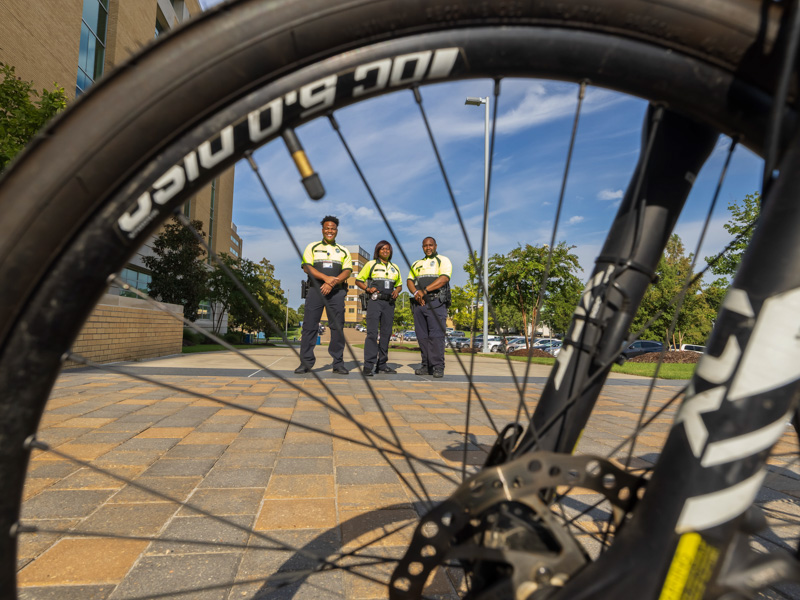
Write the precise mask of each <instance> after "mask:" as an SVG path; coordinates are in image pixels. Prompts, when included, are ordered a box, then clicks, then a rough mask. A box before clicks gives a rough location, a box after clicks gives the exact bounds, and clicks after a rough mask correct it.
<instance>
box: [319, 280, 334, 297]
mask: <svg viewBox="0 0 800 600" xmlns="http://www.w3.org/2000/svg"><path fill="white" fill-rule="evenodd" d="M332 289H333V285H332V284H330V283H327V282H326V283H323V284H322V285H321V286H319V290H320V291H321V292H322V295H323V296H327V295H328V294H330V293H331V290H332Z"/></svg>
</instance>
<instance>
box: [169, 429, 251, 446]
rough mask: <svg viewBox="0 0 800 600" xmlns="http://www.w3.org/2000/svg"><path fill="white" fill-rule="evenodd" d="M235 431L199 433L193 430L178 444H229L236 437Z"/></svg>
mask: <svg viewBox="0 0 800 600" xmlns="http://www.w3.org/2000/svg"><path fill="white" fill-rule="evenodd" d="M237 435H238V434H236V433H230V432H226V433H221V432H214V433H199V432H196V431H195V432H193V433H190V434H189V435H187V436H186V437H185V438H183V439H182V440H181V441H180V442H178V444H179V445H185V444H226V445H227V444H230V443H231V442H232V441H233V440H235V439H236V436H237Z"/></svg>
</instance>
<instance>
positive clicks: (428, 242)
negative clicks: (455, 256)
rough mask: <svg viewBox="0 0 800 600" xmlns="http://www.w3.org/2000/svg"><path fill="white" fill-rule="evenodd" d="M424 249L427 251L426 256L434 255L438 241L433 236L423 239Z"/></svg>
mask: <svg viewBox="0 0 800 600" xmlns="http://www.w3.org/2000/svg"><path fill="white" fill-rule="evenodd" d="M422 251H423V252H424V253H425V256H433V254H434V253H435V252H436V242H435V241H434V239H433V238H429V237H427V238H425V239H424V240H422Z"/></svg>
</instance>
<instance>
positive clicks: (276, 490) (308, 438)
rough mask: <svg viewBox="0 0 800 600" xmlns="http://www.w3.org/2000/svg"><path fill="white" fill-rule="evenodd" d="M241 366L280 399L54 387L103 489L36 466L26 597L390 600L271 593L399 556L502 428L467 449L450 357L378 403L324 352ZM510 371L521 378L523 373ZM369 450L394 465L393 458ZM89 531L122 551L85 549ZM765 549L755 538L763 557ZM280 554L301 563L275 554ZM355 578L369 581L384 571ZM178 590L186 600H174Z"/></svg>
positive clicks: (88, 374)
mask: <svg viewBox="0 0 800 600" xmlns="http://www.w3.org/2000/svg"><path fill="white" fill-rule="evenodd" d="M251 356H252V357H254V358H255V359H256V360H257V362H258V363H259V364H261V365H262V366H269V368H271V369H275V370H276V371H277V373H278V374H280V375H282V376H284V377H285V378H286V379H287V382H281V381H279V380H278V379H277V378H275V377H273V376H270V375H268V374H267V373H266V372H265V371H263V370H260V369H257V368H255V367H254V366H253V364H249V363H246V362H244V361H242V359H241V358H238V357H235V356H231V355H227V354H206V355H198V356H193V357H187V356H182V357H175V358H171V359H162V360H158V361H150V362H147V363H137V364H132V365H126V366H125V367H126V368H130V369H131V370H132V371H133V372H136V373H141V374H147V375H148V376H150V375H155V374H158V375H159V379H160V380H162V381H165V382H166V383H169V384H172V385H174V386H177V387H179V388H182V389H184V390H185V392H184V393H181V392H178V391H175V390H170V389H164V388H163V387H160V386H156V385H152V384H149V383H143V382H141V381H137V380H135V379H133V378H131V377H129V376H126V375H118V374H109V373H106V372H101V371H94V370H88V369H83V370H73V371H68V372H66V373H64V374H63V375H62V376H61V377H60V378H59V380H58V382H57V385H56V388H55V391H54V394H53V397H52V398H51V400H50V403H49V405H48V409H47V411H46V413H45V415H44V418H43V421H42V431H41V432H40V439H42V440H44V441H46V442H48V443H49V444H51V445H52V446H53V447H55V448H56V449H57V451H58V452H61V453H64V454H67V455H69V456H71V457H75V458H78V459H80V460H82V461H87V462H89V463H91V464H92V465H93V466H95V467H99V468H100V469H103V470H105V471H107V472H108V474H105V473H103V472H99V471H97V470H96V469H92V468H89V467H86V466H82V465H80V464H77V463H75V462H74V461H72V460H68V459H65V458H62V457H59V456H57V455H55V454H53V453H44V452H36V453H35V455H34V456H33V458H32V462H31V467H30V471H29V476H28V480H27V483H26V488H25V499H26V501H25V505H24V508H23V522H24V523H25V524H26V525H33V526H36V527H38V528H40V530H41V531H40V532H39V533H32V534H24V535H23V536H22V537H21V541H20V556H19V568H20V571H19V584H20V586H21V588H22V593H21V597H22V598H30V599H33V598H37V599H38V598H42V599H55V598H58V599H59V600H62V599H63V600H71V599H73V598H74V599H76V600H77V599H81V600H87V599H105V598H109V599H122V598H125V599H131V598H142V597H149V595H151V594H156V593H166V594H168V596H167V597H170V598H173V597H174V598H178V597H182V598H192V599H206V598H208V599H225V600H233V599H239V598H248V599H249V598H258V597H262V596H263V597H266V595H267V593H268V592H270V594H269V595H270V597H280V598H289V597H295V598H306V597H309V596H312V597H314V598H315V600H316V599H320V598H327V597H342V596H346V597H348V598H380V597H386V590H385V588H384V587H383V586H381V585H378V584H377V583H374V582H373V581H370V580H368V579H364V578H361V577H358V576H356V575H353V574H352V573H349V572H344V571H341V570H339V571H335V572H332V573H327V574H325V575H323V576H316V577H313V576H312V577H311V578H309V579H308V580H307V581H306V582H305V584H302V585H299V584H293V585H290V586H287V587H283V588H280V589H279V590H277V591H276V590H275V589H274V583H275V582H276V581H281V579H280V578H281V577H285V573H286V572H287V571H290V570H297V569H301V570H302V569H307V568H311V567H312V565H314V564H316V563H315V561H313V559H312V556H317V555H323V556H327V555H330V554H332V553H335V552H341V551H342V550H344V551H350V550H355V549H356V548H360V547H362V546H365V544H369V543H370V542H374V543H372V544H370V545H368V546H366V547H365V549H364V550H363V551H362V553H367V554H369V555H370V556H372V557H375V556H394V557H397V556H400V555H401V554H402V553H403V551H404V545H405V544H407V543H408V540H409V538H410V535H411V533H412V532H413V526H411V527H408V526H406V527H402V526H404V525H408V524H413V523H414V521H415V519H416V518H417V514H418V511H419V510H421V507H422V504H423V500H424V499H425V494H427V495H428V496H429V497H430V498H431V499H432V500H434V501H435V500H439V499H443V498H445V497H446V496H447V495H448V494H449V493H451V492H452V490H453V489H454V487H455V483H454V481H456V480H457V478H458V477H459V473H458V469H459V468H460V464H461V460H462V458H463V456H464V451H465V450H466V455H467V458H468V463H470V464H480V463H481V462H482V460H483V457H484V456H485V450H486V449H487V448H488V447H489V446H491V444H492V443H493V442H494V440H495V437H496V434H495V428H494V427H493V425H492V423H491V422H490V420H489V419H488V418H487V416H486V415H485V414H484V413H483V412H482V411H480V410H479V409H478V408H477V406H475V405H473V407H472V412H471V422H470V428H469V429H470V430H469V438H468V442H467V443H466V445H465V443H464V428H465V411H466V402H465V398H466V395H467V384H466V383H465V379H464V377H463V376H460V375H459V374H458V367H457V365H456V364H455V361H454V359H453V357H448V372H447V375H446V377H445V379H444V380H437V381H434V380H427V379H422V378H417V377H415V376H413V374H412V370H413V367H414V366H415V365H414V363H413V362H412V361H414V360H418V355H415V354H412V353H394V354H392V356H391V362H392V364H393V365H394V366H396V367H398V370H399V371H400V372H399V373H398V374H397V375H391V376H390V375H387V376H377V377H374V378H372V379H371V380H370V382H369V383H370V385H371V387H372V391H370V390H369V389H368V388H367V386H366V385H365V383H364V382H363V380H362V378H361V377H360V375H359V374H357V373H356V372H352V373H351V374H350V375H349V376H347V377H342V376H336V375H333V374H331V373H330V371H329V370H324V366H325V364H326V363H327V364H329V362H330V361H329V360H327V361H326V358H327V354H326V353H325V351H324V349H318V350H317V356H318V362H317V366H318V367H320V370H319V371H318V373H319V375H320V377H321V378H322V382H320V381H317V380H316V379H315V378H314V377H313V376H310V375H304V376H295V375H294V374H293V373H292V370H293V368H294V367H295V366H296V364H295V363H296V359H295V358H294V357H293V355H291V354H290V352H289V351H288V350H285V349H262V350H257V351H253V354H252V355H251ZM468 358H469V357H466V358H465V360H468ZM351 366H352V365H351ZM477 367H478V368H476V374H477V375H478V377H477V380H478V381H479V383H477V384H476V389H477V393H478V394H479V395H480V397H481V398H482V399H483V401H484V403H485V404H486V407H487V409H488V410H489V412H490V414H491V415H492V417H493V418H494V419H495V426H496V427H502V426H504V425H505V424H506V423H507V422H509V421H510V420H512V419H513V418H514V416H515V414H516V404H517V402H516V399H517V397H518V393H517V391H516V387H515V385H514V381H513V380H512V379H511V377H509V371H508V367H507V365H506V363H505V362H504V361H502V360H496V359H488V358H485V359H479V360H478V361H477ZM514 368H515V369H516V370H517V371H518V373H521V372H522V371H523V370H524V365H521V364H515V365H514ZM546 372H547V368H546V367H540V366H535V367H534V368H533V371H532V373H531V374H532V376H533V379H532V381H533V383H531V384H529V385H528V397H529V398H530V399H531V401H534V400H535V398H536V397H537V395H538V393H539V392H540V390H541V386H542V384H543V381H544V379H543V378H544V376H545V375H546ZM203 373H205V374H203ZM646 383H647V381H645V380H632V379H631V378H620V377H617V378H615V379H612V380H610V385H608V386H607V387H606V388H605V390H604V393H603V395H602V396H601V399H600V402H599V404H598V409H597V410H596V411H595V413H594V415H593V417H592V420H591V422H590V424H589V427H587V430H586V434H585V435H584V436H583V438H582V440H581V445H580V451H582V452H585V453H594V454H603V455H605V454H607V453H608V452H609V451H610V450H611V449H612V448H613V447H615V446H616V445H617V444H619V443H620V442H621V441H622V440H623V439H624V438H625V436H626V435H627V434H628V433H629V432H630V431H631V430H632V428H633V426H634V424H635V420H636V418H637V416H638V411H637V409H636V408H635V403H637V402H639V401H640V399H641V398H642V396H643V394H644V392H645V391H646V387H645V384H646ZM326 388H327V389H326ZM679 389H680V388H679V387H678V386H677V385H676V384H674V383H666V382H665V384H664V385H663V386H657V388H656V390H655V394H654V397H653V401H652V405H651V410H650V412H651V413H652V412H653V411H654V410H656V409H658V408H659V407H661V406H662V405H663V403H664V402H665V401H666V400H667V399H669V398H670V397H672V396H673V395H674V394H675V393H676V392H677V391H678V390H679ZM193 394H202V395H207V396H213V397H214V398H218V399H220V400H222V401H224V402H227V403H230V404H234V405H236V406H237V407H232V406H226V405H221V404H220V403H219V402H215V401H212V400H208V399H205V398H202V397H198V396H196V395H193ZM332 394H335V397H336V398H338V401H339V402H340V403H341V405H340V406H338V407H337V410H338V411H339V412H345V411H346V412H347V413H349V414H350V415H352V416H353V419H354V420H355V422H354V421H353V420H352V419H350V418H347V417H345V416H342V415H341V414H335V413H333V412H332V411H331V410H329V409H328V408H327V407H325V406H323V403H327V404H330V405H333V406H335V405H336V404H335V402H334V400H333V395H332ZM373 394H374V396H376V397H377V398H378V399H379V404H380V406H381V407H382V408H383V409H384V411H385V413H384V414H381V412H380V411H379V409H378V405H377V403H376V401H375V398H374V397H373ZM255 412H257V413H258V414H254V413H255ZM271 417H272V418H271ZM671 417H672V409H669V410H668V411H666V413H665V414H664V415H663V416H661V417H660V418H658V419H657V420H656V421H655V422H654V424H653V426H652V427H651V428H650V429H649V430H648V433H647V434H645V435H644V436H642V437H641V438H640V439H639V442H638V444H637V455H638V456H639V457H640V458H639V459H638V460H637V462H636V466H646V465H648V464H650V463H652V461H653V460H654V459H655V457H656V456H657V453H658V451H659V448H660V447H661V444H662V443H663V440H664V438H665V436H666V433H667V431H668V428H669V423H670V422H671ZM387 420H388V423H387ZM359 425H361V426H363V427H366V428H368V429H369V430H370V431H372V432H375V433H376V434H378V435H380V436H383V437H384V438H385V439H386V440H392V439H394V436H396V437H397V439H399V440H400V442H401V443H402V445H403V447H404V448H406V449H407V450H408V451H409V452H410V453H412V454H413V455H414V456H416V457H417V458H419V459H422V460H426V461H430V462H428V463H421V462H415V463H414V467H415V470H416V473H417V474H416V476H415V475H414V474H413V473H412V470H411V468H410V467H409V464H408V462H407V461H405V460H403V459H402V458H400V457H397V456H390V458H389V460H390V463H391V465H392V466H390V465H389V464H388V463H387V460H386V458H385V456H386V455H385V454H384V455H382V453H381V452H380V451H379V450H378V449H376V448H375V447H373V445H371V444H369V443H367V438H366V436H365V435H364V433H363V432H362V431H361V430H359ZM390 426H391V428H390ZM330 434H332V435H330ZM365 444H366V445H365ZM792 444H794V446H792ZM377 446H378V448H380V449H386V448H391V445H390V443H389V442H388V441H379V442H378V443H377ZM794 448H796V441H795V440H794V439H793V436H790V435H789V434H788V433H787V435H786V436H785V438H784V440H783V441H782V442H781V443H780V444H779V448H778V451H779V452H785V451H791V450H792V449H794ZM797 472H798V468H797V466H796V465H789V464H782V465H778V466H776V468H775V469H774V473H773V474H772V475H771V479H770V488H771V489H769V490H767V493H770V494H773V495H774V498H773V501H774V503H775V504H776V506H777V508H778V509H780V510H781V511H784V512H786V513H788V514H791V515H795V516H796V515H798V512H800V511H799V510H798V497H800V481H799V479H800V477H799V476H798V475H797ZM442 473H445V474H447V475H448V477H449V478H450V481H449V480H448V479H447V478H445V477H443V476H442ZM118 478H124V480H123V479H118ZM140 486H143V487H145V488H147V489H149V490H153V491H154V492H148V491H145V490H143V489H142V488H141V487H140ZM422 487H424V489H425V492H422ZM582 501H583V500H582V498H581V497H577V499H576V502H578V503H580V502H582ZM588 501H589V500H588V499H587V500H586V502H588ZM181 503H188V504H189V505H191V507H190V506H185V505H182V504H181ZM212 515H213V516H212ZM602 518H603V514H602V511H600V512H598V511H594V512H591V513H589V514H587V515H586V516H585V517H584V518H583V523H584V525H585V526H586V527H587V528H589V529H592V528H594V530H599V528H600V527H602ZM795 523H796V521H794V522H793V523H792V525H791V527H792V528H794V535H795V537H796V534H797V532H796V526H795ZM396 529H399V531H398V532H396V533H394V534H392V535H387V534H388V533H389V532H391V531H394V530H396ZM47 531H63V532H68V533H64V534H62V533H49V532H47ZM88 532H93V533H102V534H113V535H114V536H120V537H114V538H108V537H97V536H91V537H87V536H81V535H80V534H81V533H88ZM774 541H775V540H774V539H765V540H764V541H763V545H768V544H772V543H773V542H774ZM276 543H282V544H287V545H288V546H290V547H291V548H293V549H294V551H291V552H288V551H281V550H276V549H275V546H276ZM348 560H349V562H350V563H352V562H353V561H355V560H356V559H355V558H350V559H347V560H345V561H344V562H348ZM361 570H362V571H363V572H364V573H369V574H370V575H371V576H373V575H375V574H376V573H377V574H380V572H383V573H389V572H390V571H391V568H390V567H389V566H381V567H375V566H372V567H361ZM268 579H269V580H270V581H271V582H272V583H271V584H266V583H265V581H267V580H268ZM231 582H236V584H235V585H232V584H231ZM454 586H456V587H457V586H458V581H453V580H452V579H449V578H448V577H447V576H446V575H445V573H444V572H439V573H438V574H437V577H436V579H435V580H434V581H433V583H432V584H431V587H430V589H429V590H428V596H438V595H442V596H449V595H452V594H454V590H455V588H454ZM187 589H188V590H195V591H191V592H187V593H186V594H178V590H187ZM787 593H788V594H789V595H791V593H792V592H791V591H790V592H787ZM775 597H782V596H779V595H777V596H775Z"/></svg>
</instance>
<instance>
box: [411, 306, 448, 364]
mask: <svg viewBox="0 0 800 600" xmlns="http://www.w3.org/2000/svg"><path fill="white" fill-rule="evenodd" d="M446 326H447V306H446V305H444V304H443V303H442V302H441V301H439V300H438V299H433V300H431V301H430V302H428V303H427V304H425V306H420V305H418V304H415V305H414V332H415V333H416V334H417V343H418V344H419V349H420V350H421V351H422V368H423V369H428V370H429V371H430V370H432V369H437V368H438V369H444V347H445V338H444V332H445V327H446Z"/></svg>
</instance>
